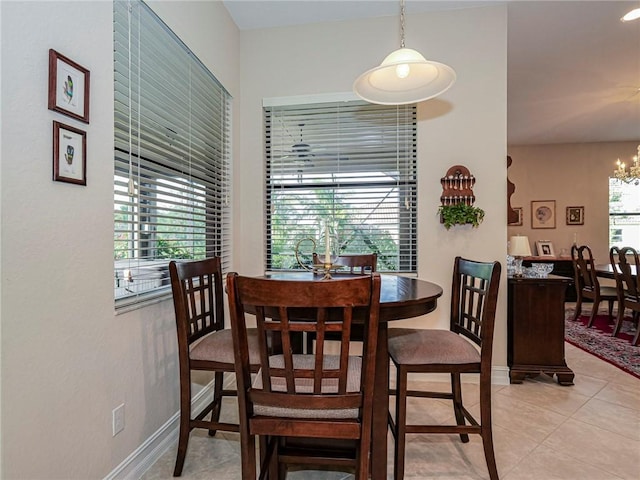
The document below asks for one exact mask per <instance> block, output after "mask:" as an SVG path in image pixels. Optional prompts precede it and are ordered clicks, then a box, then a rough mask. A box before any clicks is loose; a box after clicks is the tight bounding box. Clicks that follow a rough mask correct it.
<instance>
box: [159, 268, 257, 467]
mask: <svg viewBox="0 0 640 480" xmlns="http://www.w3.org/2000/svg"><path fill="white" fill-rule="evenodd" d="M169 272H170V275H171V289H172V293H173V305H174V310H175V317H176V328H177V334H178V360H179V368H180V433H179V438H178V453H177V457H176V463H175V468H174V471H173V476H174V477H179V476H180V475H182V468H183V466H184V460H185V456H186V453H187V446H188V444H189V434H190V433H191V430H193V429H194V428H206V429H207V430H209V435H211V436H213V435H215V433H216V431H217V430H223V431H230V432H237V431H238V429H239V427H238V424H234V423H225V422H220V421H219V420H220V408H221V404H222V398H223V397H225V396H235V395H236V391H235V390H231V389H224V388H223V386H224V374H225V373H227V372H228V373H232V374H233V373H235V366H234V354H233V341H232V338H231V330H229V329H226V330H225V328H224V327H225V322H224V301H223V291H222V289H223V283H222V267H221V264H220V258H219V257H212V258H207V259H205V260H196V261H190V262H187V261H185V262H175V261H172V262H170V263H169ZM247 336H248V339H249V340H248V350H249V354H250V360H249V362H250V368H251V369H252V370H253V371H257V370H258V366H257V365H258V336H257V330H256V329H255V328H253V329H249V330H248V332H247ZM192 370H205V371H210V372H215V373H214V386H213V400H212V401H211V402H210V403H209V404H208V405H207V406H206V407H205V408H204V409H203V410H202V411H201V412H199V413H198V414H197V415H196V416H195V417H193V418H192V412H191V401H192V398H191V371H192ZM209 414H211V416H210V417H209V418H210V419H209V420H205V417H206V416H207V415H209Z"/></svg>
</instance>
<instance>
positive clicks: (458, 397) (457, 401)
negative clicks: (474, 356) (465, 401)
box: [451, 373, 469, 443]
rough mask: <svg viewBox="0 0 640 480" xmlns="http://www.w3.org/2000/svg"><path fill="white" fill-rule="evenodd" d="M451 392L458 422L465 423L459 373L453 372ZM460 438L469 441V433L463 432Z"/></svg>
mask: <svg viewBox="0 0 640 480" xmlns="http://www.w3.org/2000/svg"><path fill="white" fill-rule="evenodd" d="M451 393H453V412H454V413H455V415H456V424H457V425H464V414H463V413H462V385H461V384H460V374H459V373H452V374H451ZM460 440H462V443H468V442H469V435H468V434H466V433H461V434H460Z"/></svg>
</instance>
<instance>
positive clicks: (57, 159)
mask: <svg viewBox="0 0 640 480" xmlns="http://www.w3.org/2000/svg"><path fill="white" fill-rule="evenodd" d="M53 179H54V180H55V181H57V182H67V183H75V184H76V185H86V184H87V132H83V131H82V130H79V129H77V128H74V127H70V126H69V125H64V124H62V123H60V122H53Z"/></svg>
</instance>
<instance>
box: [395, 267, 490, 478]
mask: <svg viewBox="0 0 640 480" xmlns="http://www.w3.org/2000/svg"><path fill="white" fill-rule="evenodd" d="M500 269H501V267H500V264H499V263H498V262H476V261H473V260H467V259H464V258H461V257H457V258H456V259H455V264H454V270H453V282H452V292H451V312H450V325H449V330H434V329H427V330H423V329H415V328H390V329H389V342H388V343H389V356H390V357H391V360H392V361H393V363H394V365H395V366H396V371H397V375H396V388H395V390H391V393H392V394H394V395H395V397H396V402H395V418H394V416H392V415H391V413H389V426H390V427H391V431H392V433H393V436H394V439H395V453H394V478H395V479H396V480H401V479H402V478H403V477H404V465H405V443H406V436H407V435H408V434H409V435H410V434H436V433H437V434H459V435H460V438H461V440H462V442H463V443H466V442H468V441H469V435H468V434H470V433H474V434H479V435H480V436H481V437H482V443H483V447H484V454H485V459H486V462H487V468H488V471H489V476H490V478H491V479H492V480H496V479H497V478H498V471H497V468H496V461H495V455H494V450H493V437H492V433H491V355H492V347H493V330H494V322H495V314H496V303H497V299H498V286H499V283H500ZM476 345H477V346H479V347H480V350H479V351H478V349H477V348H476ZM409 373H448V374H450V375H451V390H450V392H444V393H443V392H431V391H424V390H415V389H409V385H408V374H409ZM462 373H478V374H480V422H478V421H477V420H476V419H475V418H474V417H473V416H472V415H471V414H470V413H469V411H468V410H467V409H466V408H465V407H464V405H463V403H462V385H461V382H460V374H462ZM407 397H419V398H440V399H448V400H451V401H452V402H453V410H454V414H455V419H456V425H440V424H438V425H424V424H407ZM465 420H467V421H468V422H469V424H466V423H465Z"/></svg>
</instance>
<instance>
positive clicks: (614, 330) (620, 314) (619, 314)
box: [611, 305, 624, 337]
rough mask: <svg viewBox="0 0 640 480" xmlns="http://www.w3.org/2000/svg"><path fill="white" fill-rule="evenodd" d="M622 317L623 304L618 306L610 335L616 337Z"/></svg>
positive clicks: (620, 326)
mask: <svg viewBox="0 0 640 480" xmlns="http://www.w3.org/2000/svg"><path fill="white" fill-rule="evenodd" d="M623 318H624V306H620V305H619V306H618V316H617V317H616V324H615V325H614V327H613V332H611V336H612V337H617V336H618V334H619V333H620V328H622V319H623Z"/></svg>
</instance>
